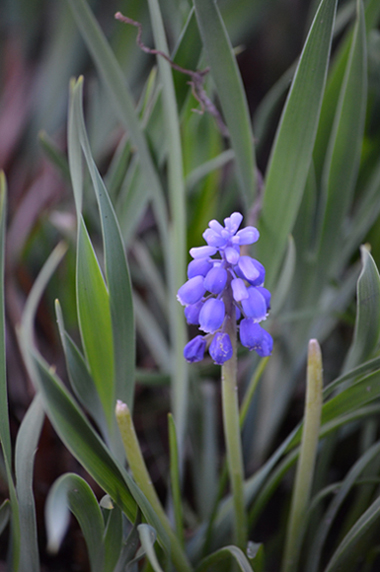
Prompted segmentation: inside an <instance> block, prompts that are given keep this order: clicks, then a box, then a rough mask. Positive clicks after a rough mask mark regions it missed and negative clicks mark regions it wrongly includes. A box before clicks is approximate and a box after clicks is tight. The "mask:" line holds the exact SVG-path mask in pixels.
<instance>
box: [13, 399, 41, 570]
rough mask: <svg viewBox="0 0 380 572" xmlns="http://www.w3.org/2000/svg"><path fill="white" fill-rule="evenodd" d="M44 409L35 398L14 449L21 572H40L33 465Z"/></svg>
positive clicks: (39, 400)
mask: <svg viewBox="0 0 380 572" xmlns="http://www.w3.org/2000/svg"><path fill="white" fill-rule="evenodd" d="M43 420H44V410H43V408H42V399H41V396H40V395H38V394H37V395H36V396H35V398H34V400H33V402H32V404H31V406H30V407H29V409H28V411H27V413H26V415H25V417H24V419H23V420H22V423H21V426H20V429H19V432H18V435H17V440H16V448H15V473H16V483H17V484H16V492H17V498H18V503H19V514H20V536H21V540H22V542H21V547H20V572H26V571H27V570H30V571H31V572H38V571H39V570H40V562H39V555H38V543H37V523H36V509H35V504H34V495H33V466H34V455H35V452H36V448H37V443H38V440H39V438H40V433H41V429H42V423H43Z"/></svg>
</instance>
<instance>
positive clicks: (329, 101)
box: [313, 0, 380, 180]
mask: <svg viewBox="0 0 380 572" xmlns="http://www.w3.org/2000/svg"><path fill="white" fill-rule="evenodd" d="M379 16H380V4H379V2H378V0H369V1H368V2H367V3H366V6H365V27H366V29H367V33H368V32H369V31H370V30H371V29H372V28H374V27H375V26H376V25H377V22H378V19H379ZM352 35H353V30H352V29H351V30H349V32H348V34H347V35H346V38H345V39H344V42H342V43H341V46H340V48H339V51H338V53H337V54H336V55H335V61H334V62H333V66H332V70H331V73H330V76H329V79H328V82H327V85H326V92H325V96H324V99H323V104H322V109H321V116H320V121H319V125H318V132H317V137H316V141H315V147H314V151H313V157H314V163H315V169H316V172H317V178H318V180H320V179H321V173H322V169H323V163H324V160H325V154H326V148H327V146H328V140H329V137H330V134H331V129H332V126H333V123H334V114H335V110H336V106H337V103H338V99H339V93H340V89H341V85H342V82H343V78H344V73H345V68H346V65H347V61H348V58H349V54H350V46H351V43H352Z"/></svg>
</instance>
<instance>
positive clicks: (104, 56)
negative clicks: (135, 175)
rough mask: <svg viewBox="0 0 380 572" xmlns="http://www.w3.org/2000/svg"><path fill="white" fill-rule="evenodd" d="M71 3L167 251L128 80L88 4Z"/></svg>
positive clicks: (157, 189)
mask: <svg viewBox="0 0 380 572" xmlns="http://www.w3.org/2000/svg"><path fill="white" fill-rule="evenodd" d="M68 2H69V4H70V8H71V10H72V12H73V15H74V18H75V21H76V23H77V25H78V28H79V30H80V32H81V34H82V36H83V39H84V41H85V42H86V44H87V47H88V49H89V51H90V53H91V55H92V57H93V59H94V61H95V64H96V66H97V68H98V71H99V74H100V76H101V77H102V79H103V81H104V84H105V86H106V88H107V89H108V91H109V93H110V96H111V98H112V100H113V103H114V109H115V112H116V113H117V116H118V117H119V119H120V121H121V122H122V124H123V125H124V127H125V128H126V129H127V131H128V133H129V135H130V137H131V141H132V143H133V145H134V146H135V147H136V149H137V152H138V154H139V159H140V164H141V168H142V175H143V177H144V179H145V187H146V188H147V189H150V192H151V193H152V195H153V197H154V200H155V212H156V215H157V221H158V224H159V227H160V231H161V233H162V237H163V239H164V246H165V247H167V246H168V241H167V233H166V229H167V214H166V209H165V205H164V202H163V193H162V188H161V184H160V181H159V178H158V174H157V171H156V169H155V167H154V164H153V161H152V157H151V155H150V152H149V148H148V144H147V141H146V138H145V136H144V134H143V131H142V128H141V126H140V124H139V121H138V118H137V115H136V112H135V109H134V103H133V98H132V95H131V93H130V91H129V89H128V87H127V86H126V84H125V79H124V76H123V73H122V71H121V69H120V66H119V64H118V62H117V60H116V57H115V55H114V54H113V52H112V50H111V48H110V46H109V44H108V43H107V40H106V39H105V37H104V34H103V32H102V30H101V28H100V26H99V24H98V23H97V21H96V20H95V18H94V16H93V14H92V12H91V10H90V9H89V7H88V5H87V2H86V1H85V0H68Z"/></svg>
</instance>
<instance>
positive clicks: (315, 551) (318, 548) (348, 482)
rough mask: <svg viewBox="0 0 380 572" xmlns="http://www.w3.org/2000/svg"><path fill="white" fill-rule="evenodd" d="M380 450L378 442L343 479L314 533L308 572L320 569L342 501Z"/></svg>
mask: <svg viewBox="0 0 380 572" xmlns="http://www.w3.org/2000/svg"><path fill="white" fill-rule="evenodd" d="M379 452H380V444H379V443H376V444H375V445H373V446H372V447H370V449H368V451H367V452H366V453H365V454H364V455H362V456H361V457H360V458H359V459H358V460H357V461H356V463H355V464H354V466H353V467H352V468H351V469H350V471H349V472H348V473H347V475H346V476H345V478H344V479H343V481H342V483H341V486H340V488H339V491H338V492H337V493H336V494H335V495H334V497H333V499H332V501H331V503H330V505H329V507H328V508H327V510H326V512H325V514H324V517H323V519H322V520H321V523H320V525H319V527H318V529H317V531H316V533H315V534H314V539H313V544H312V546H311V548H310V551H309V561H308V568H307V572H316V571H317V570H318V567H319V562H320V559H321V552H322V548H323V545H324V543H325V541H326V539H327V537H328V535H329V531H330V530H331V527H332V526H333V522H334V519H335V517H336V515H337V513H338V511H339V509H340V507H341V506H342V503H343V502H344V500H345V499H346V497H347V495H348V494H349V492H350V491H351V489H352V487H353V486H354V484H355V482H356V481H357V479H358V478H359V476H360V474H361V473H362V472H363V471H364V469H365V467H366V466H367V465H368V464H369V463H371V461H372V460H373V459H374V458H375V457H376V456H378V454H379Z"/></svg>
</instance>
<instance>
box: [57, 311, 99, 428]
mask: <svg viewBox="0 0 380 572" xmlns="http://www.w3.org/2000/svg"><path fill="white" fill-rule="evenodd" d="M55 310H56V316H57V323H58V329H59V334H60V336H61V343H62V346H63V350H64V353H65V358H66V367H67V373H68V375H69V379H70V383H71V387H72V389H73V391H74V393H75V395H76V397H77V398H78V399H79V401H80V403H81V404H82V405H83V407H85V409H87V411H88V412H89V413H90V415H91V416H92V418H93V419H94V421H95V422H96V423H97V425H98V426H99V428H100V429H101V430H102V432H103V435H107V432H108V431H107V423H106V419H105V415H104V409H103V406H102V403H101V401H100V399H99V394H98V392H97V390H96V386H95V384H94V380H93V379H92V377H91V374H90V372H89V370H88V366H87V363H86V360H85V359H84V357H83V355H82V354H81V352H80V351H79V348H78V347H77V345H76V344H75V343H74V341H73V340H72V338H71V337H70V336H69V335H68V333H67V332H66V331H65V326H64V323H63V316H62V311H61V306H60V304H59V302H58V300H56V302H55Z"/></svg>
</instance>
